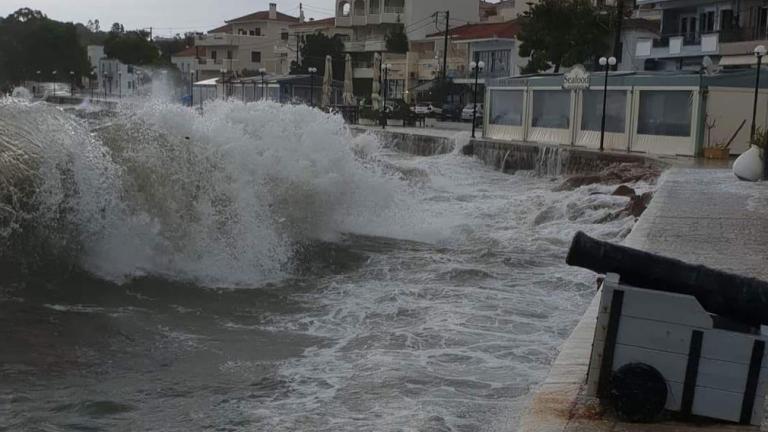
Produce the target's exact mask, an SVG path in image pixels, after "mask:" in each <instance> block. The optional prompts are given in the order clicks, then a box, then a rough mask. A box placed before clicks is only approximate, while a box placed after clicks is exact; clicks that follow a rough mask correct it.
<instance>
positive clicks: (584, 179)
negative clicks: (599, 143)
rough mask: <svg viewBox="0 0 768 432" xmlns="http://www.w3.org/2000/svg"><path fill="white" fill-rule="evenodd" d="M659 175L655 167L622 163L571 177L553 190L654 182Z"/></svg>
mask: <svg viewBox="0 0 768 432" xmlns="http://www.w3.org/2000/svg"><path fill="white" fill-rule="evenodd" d="M659 175H661V170H660V169H659V168H657V167H653V166H647V165H643V164H639V163H622V164H615V165H611V166H609V167H608V168H606V169H604V170H602V171H600V172H599V173H597V174H586V175H577V176H572V177H569V178H568V179H566V180H565V181H564V182H563V183H561V184H560V185H559V186H558V187H556V188H555V189H554V190H555V191H556V192H560V191H570V190H574V189H576V188H579V187H582V186H587V185H591V184H596V183H601V184H621V183H634V182H638V181H645V182H648V183H654V182H656V179H657V178H658V177H659Z"/></svg>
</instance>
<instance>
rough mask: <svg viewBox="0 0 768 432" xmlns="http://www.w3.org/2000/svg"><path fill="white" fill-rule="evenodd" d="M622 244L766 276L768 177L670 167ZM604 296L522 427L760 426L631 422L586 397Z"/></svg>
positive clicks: (565, 349)
mask: <svg viewBox="0 0 768 432" xmlns="http://www.w3.org/2000/svg"><path fill="white" fill-rule="evenodd" d="M624 244H626V245H627V246H630V247H633V248H637V249H642V250H646V251H649V252H654V253H657V254H661V255H665V256H669V257H673V258H678V259H681V260H684V261H687V262H690V263H695V264H704V265H707V266H709V267H712V268H716V269H720V270H725V271H729V272H733V273H738V274H742V275H747V276H752V277H758V278H762V279H765V280H768V182H760V183H748V182H742V181H739V180H738V179H736V177H735V176H733V174H732V173H731V171H730V170H729V169H696V168H672V169H670V170H668V171H667V172H665V173H664V174H663V175H662V177H661V179H660V180H659V187H658V190H657V191H656V194H655V196H654V198H653V200H652V201H651V204H650V206H649V207H648V209H647V210H646V211H645V213H644V214H643V216H642V217H641V218H640V220H639V221H638V223H637V224H636V225H635V227H634V229H633V230H632V233H630V235H629V236H628V237H627V239H626V240H625V242H624ZM598 303H599V301H598V297H597V296H596V298H595V300H594V301H593V302H592V304H591V305H590V306H589V308H588V309H587V312H586V313H585V314H584V317H583V318H582V319H581V321H580V322H579V324H578V325H577V326H576V329H575V330H574V331H573V333H572V334H571V336H570V337H569V338H568V340H567V341H566V342H565V343H564V344H563V346H562V347H561V351H560V355H559V356H558V358H557V359H556V360H555V362H554V363H553V365H552V368H551V371H550V374H549V377H548V378H547V380H546V381H545V382H544V384H542V385H541V387H540V389H539V390H538V391H537V392H536V394H535V395H534V396H533V398H532V401H531V405H530V408H529V410H528V412H527V413H526V414H525V415H524V416H523V418H522V420H521V423H520V425H519V428H518V430H519V431H520V432H602V431H611V432H619V431H621V432H647V431H658V432H683V431H723V432H731V431H732V432H735V431H754V430H758V429H760V430H768V424H766V422H764V424H763V427H762V428H756V427H750V426H740V425H732V424H724V423H706V424H689V423H679V422H664V423H655V424H627V423H621V422H617V421H616V420H615V419H613V418H611V417H610V416H608V415H606V414H605V413H603V412H602V409H601V407H600V406H599V403H598V402H597V401H596V400H594V399H589V398H586V397H585V396H583V394H582V392H583V390H584V383H585V380H586V374H587V370H588V368H589V354H590V349H591V344H592V335H593V333H594V328H595V321H596V313H597V307H598Z"/></svg>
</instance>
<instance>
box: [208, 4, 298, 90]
mask: <svg viewBox="0 0 768 432" xmlns="http://www.w3.org/2000/svg"><path fill="white" fill-rule="evenodd" d="M298 22H299V19H298V18H296V17H293V16H290V15H286V14H283V13H280V12H278V11H277V4H276V3H270V4H269V10H268V11H260V12H254V13H252V14H249V15H245V16H242V17H239V18H235V19H232V20H229V21H226V24H225V25H223V26H221V27H219V28H216V29H213V30H211V31H209V32H208V34H205V35H198V36H197V38H196V40H195V46H197V47H202V48H205V50H206V54H205V57H201V58H200V60H199V61H198V64H197V65H196V66H197V67H196V69H195V70H196V71H200V74H199V75H200V79H207V78H214V77H217V76H221V75H222V73H224V74H226V75H238V76H247V75H253V74H255V72H256V71H258V70H259V69H261V68H265V69H267V72H268V73H270V74H285V73H288V72H289V70H290V66H291V61H292V60H294V59H295V48H294V49H292V47H291V44H290V31H291V30H290V27H289V26H290V25H291V24H295V23H298Z"/></svg>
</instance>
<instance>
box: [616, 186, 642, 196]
mask: <svg viewBox="0 0 768 432" xmlns="http://www.w3.org/2000/svg"><path fill="white" fill-rule="evenodd" d="M611 195H613V196H623V197H628V198H632V197H634V196H636V195H637V193H636V192H635V190H634V189H632V188H631V187H629V186H627V185H621V186H619V187H617V188H616V190H614V191H613V193H612V194H611Z"/></svg>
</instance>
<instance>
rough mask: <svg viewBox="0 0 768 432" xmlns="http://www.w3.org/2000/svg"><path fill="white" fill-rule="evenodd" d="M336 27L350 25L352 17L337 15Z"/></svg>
mask: <svg viewBox="0 0 768 432" xmlns="http://www.w3.org/2000/svg"><path fill="white" fill-rule="evenodd" d="M336 27H352V17H349V16H337V17H336Z"/></svg>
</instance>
